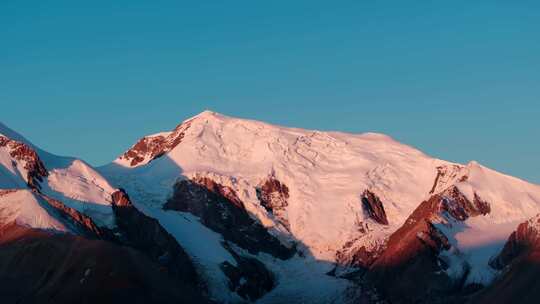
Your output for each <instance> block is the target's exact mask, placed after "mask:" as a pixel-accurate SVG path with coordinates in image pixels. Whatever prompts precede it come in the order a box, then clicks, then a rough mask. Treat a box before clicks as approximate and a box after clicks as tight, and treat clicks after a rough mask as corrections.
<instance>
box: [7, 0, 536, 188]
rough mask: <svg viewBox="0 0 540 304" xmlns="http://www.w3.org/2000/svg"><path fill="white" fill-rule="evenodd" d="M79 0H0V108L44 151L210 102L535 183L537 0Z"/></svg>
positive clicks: (78, 148) (174, 120)
mask: <svg viewBox="0 0 540 304" xmlns="http://www.w3.org/2000/svg"><path fill="white" fill-rule="evenodd" d="M53 2H54V3H53ZM81 2H82V1H25V2H24V3H23V1H14V0H3V1H1V2H0V41H1V42H0V43H1V47H0V104H1V111H0V120H1V121H3V122H4V123H5V124H7V125H8V126H11V127H12V128H14V129H15V130H17V131H19V132H20V133H22V134H23V135H25V136H26V137H28V138H29V139H30V140H32V141H33V142H34V143H36V144H37V145H39V146H41V147H43V148H45V149H46V150H49V151H51V152H54V153H57V154H64V155H76V156H79V157H82V158H83V159H85V160H87V161H89V162H90V163H92V164H94V165H100V164H104V163H106V162H109V161H111V160H112V159H114V158H115V157H116V156H117V155H118V154H120V153H121V152H123V150H125V149H126V148H127V147H129V146H130V145H131V144H133V143H134V142H135V141H136V139H138V138H139V137H141V136H143V135H145V134H148V133H153V132H158V131H162V130H168V129H171V128H173V127H174V126H175V125H176V124H178V123H179V122H180V121H182V120H184V119H185V118H188V117H190V116H192V115H194V114H196V113H198V112H201V111H202V110H204V109H211V110H213V111H217V112H222V113H224V114H228V115H231V116H240V117H249V118H253V119H258V120H264V121H268V122H271V123H276V124H282V125H288V126H296V127H303V128H314V129H322V130H328V129H332V130H341V131H350V132H365V131H375V132H383V133H386V134H389V135H391V136H393V137H395V138H396V139H398V140H400V141H402V142H404V143H407V144H410V145H413V146H416V147H418V148H420V149H422V150H423V151H425V152H426V153H429V154H431V155H433V156H436V157H439V158H443V159H448V160H453V161H458V162H467V161H469V160H472V159H475V160H478V161H479V162H481V163H483V164H485V165H487V166H490V167H493V168H495V169H497V170H500V171H503V172H506V173H510V174H512V175H516V176H519V177H522V178H525V179H528V180H531V181H534V182H537V183H540V136H539V134H540V127H539V117H540V18H539V16H540V5H538V4H535V1H530V2H529V3H527V2H526V1H394V2H391V1H350V2H348V1H339V3H337V2H336V1H204V2H206V4H201V2H203V1H192V2H191V4H188V3H187V2H184V1H134V0H131V1H86V2H87V4H81ZM473 2H474V3H473Z"/></svg>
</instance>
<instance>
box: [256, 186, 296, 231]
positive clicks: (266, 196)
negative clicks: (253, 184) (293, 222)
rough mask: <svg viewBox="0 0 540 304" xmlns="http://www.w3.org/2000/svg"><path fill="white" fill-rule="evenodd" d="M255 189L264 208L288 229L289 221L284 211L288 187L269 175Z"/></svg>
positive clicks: (286, 204) (286, 203) (287, 197)
mask: <svg viewBox="0 0 540 304" xmlns="http://www.w3.org/2000/svg"><path fill="white" fill-rule="evenodd" d="M256 191H257V198H258V199H259V202H260V203H261V205H262V206H263V207H264V209H266V211H268V212H270V213H272V214H273V215H274V216H276V217H277V218H278V220H279V221H280V222H281V223H282V224H283V226H285V227H286V228H287V229H289V228H290V227H289V221H288V219H287V217H286V213H285V209H286V208H287V206H288V205H289V203H288V201H287V200H288V199H289V188H288V187H287V186H286V185H285V184H283V183H281V182H280V181H279V180H277V179H276V178H275V177H273V176H271V177H269V178H267V179H266V180H265V181H264V182H263V183H262V186H261V187H259V188H257V189H256Z"/></svg>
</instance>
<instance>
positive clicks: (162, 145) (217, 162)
mask: <svg viewBox="0 0 540 304" xmlns="http://www.w3.org/2000/svg"><path fill="white" fill-rule="evenodd" d="M0 133H1V134H3V136H1V137H0V188H2V189H6V190H2V191H5V192H4V197H6V198H4V199H3V198H2V196H0V224H1V222H2V221H3V222H16V223H19V224H20V225H23V226H25V227H31V228H33V229H40V230H43V229H45V230H49V231H50V230H52V231H56V232H58V233H68V234H76V235H82V234H84V233H86V234H84V235H85V237H88V235H89V234H88V230H90V231H93V232H92V233H91V235H92V237H94V238H97V239H99V240H101V241H103V242H110V243H113V244H117V245H118V244H120V245H123V246H128V247H130V248H133V249H134V250H136V251H138V252H141V253H142V254H144V255H145V256H146V257H147V258H149V259H150V260H151V261H153V262H154V263H157V264H159V265H161V266H162V267H165V269H167V271H168V272H169V273H171V274H173V276H174V278H175V279H176V280H179V281H180V282H182V283H181V285H182V286H188V285H189V284H192V285H190V286H192V287H195V288H197V289H198V290H199V289H200V295H199V296H202V297H204V298H205V299H206V300H208V301H213V302H217V303H244V302H257V303H283V302H288V303H305V302H309V303H357V302H360V303H372V302H373V303H376V302H383V303H384V302H385V301H390V302H397V303H399V302H403V303H409V302H418V301H426V302H433V301H441V299H446V298H448V299H452V300H453V301H457V302H464V301H473V302H474V301H483V300H480V299H488V298H490V294H489V293H488V292H489V289H488V288H484V287H486V286H491V284H497V282H498V280H499V279H501V278H504V275H505V273H508V272H509V270H508V269H510V268H512V267H513V266H512V265H513V264H516V265H518V266H519V265H520V264H519V263H517V262H516V263H509V262H505V263H504V267H502V266H501V265H502V264H501V263H502V262H500V261H502V260H503V259H504V258H501V256H503V257H506V256H508V250H509V249H507V247H508V246H510V245H508V242H510V241H509V238H511V235H513V234H512V233H513V231H515V230H516V229H518V228H517V227H518V226H519V225H520V223H523V222H526V221H527V220H529V219H531V218H533V217H535V216H536V215H537V214H539V213H540V186H538V185H534V184H531V183H528V182H526V181H523V180H520V179H517V178H514V177H511V176H507V175H504V174H501V173H498V172H496V171H494V170H491V169H489V168H486V167H484V166H482V165H480V164H478V163H477V162H474V161H473V162H470V163H468V164H456V163H452V162H448V161H444V160H440V159H436V158H433V157H431V156H429V155H426V154H424V153H422V152H421V151H419V150H417V149H414V148H413V147H410V146H407V145H404V144H402V143H399V142H397V141H395V140H394V139H392V138H390V137H388V136H386V135H382V134H376V133H364V134H349V133H341V132H322V131H314V130H303V129H295V128H286V127H281V126H275V125H270V124H266V123H263V122H258V121H253V120H247V119H239V118H233V117H228V116H225V115H222V114H218V113H214V112H210V111H205V112H203V113H201V114H199V115H197V116H195V117H193V118H191V119H188V120H186V121H184V122H182V123H180V124H179V125H178V126H177V127H176V128H174V129H173V130H172V131H166V132H162V133H158V134H154V135H149V136H145V137H143V138H141V139H140V140H139V141H138V142H137V143H135V144H134V145H133V146H132V147H131V148H130V149H129V150H128V151H125V152H124V153H122V154H121V155H120V156H119V157H118V158H117V159H116V160H114V161H113V162H112V163H110V164H108V165H106V166H103V167H100V168H96V169H94V168H92V167H91V166H89V165H88V164H86V163H85V162H84V161H82V160H78V159H75V158H65V157H58V156H54V155H51V154H49V153H47V152H45V151H42V150H41V149H39V148H37V147H35V146H33V145H32V144H31V143H29V142H28V141H27V140H26V139H24V138H23V137H22V136H20V135H18V134H16V133H15V132H13V131H12V130H10V129H8V128H7V127H5V126H3V125H1V129H0ZM7 189H10V190H7ZM7 198H9V201H8V200H7ZM13 206H17V207H16V208H14V207H13ZM55 206H56V207H55ZM51 208H52V211H53V212H51ZM2 210H3V211H2ZM51 214H52V215H51ZM62 215H63V216H62ZM66 217H67V218H68V219H74V218H78V219H79V220H78V221H75V224H73V220H70V221H67V222H66V221H65V218H66ZM2 219H4V220H2ZM8 219H9V220H8ZM63 219H64V220H63ZM76 223H79V224H80V223H83V224H84V223H86V224H85V225H77V224H76ZM88 223H91V224H88ZM84 227H86V228H84ZM88 227H91V228H88ZM520 227H521V226H520ZM81 229H83V230H81ZM523 229H524V228H522V230H523ZM81 231H82V232H81ZM83 232H84V233H83ZM514 234H515V233H514ZM505 244H506V245H505ZM514 247H515V246H514ZM514 247H512V248H514ZM507 260H508V258H506V259H505V261H507ZM496 261H499V262H496ZM518 266H516V267H518ZM149 271H150V270H149ZM510 273H520V272H519V271H514V272H510ZM298 282H301V284H299V283H298ZM186 284H188V285H186ZM494 286H495V285H494ZM482 292H485V293H486V294H487V295H483V296H480V295H479V294H480V293H482ZM486 301H487V300H486ZM486 303H487V302H486Z"/></svg>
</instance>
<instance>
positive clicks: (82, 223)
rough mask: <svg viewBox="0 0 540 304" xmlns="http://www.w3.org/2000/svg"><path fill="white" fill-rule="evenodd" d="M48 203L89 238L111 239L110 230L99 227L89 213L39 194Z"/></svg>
mask: <svg viewBox="0 0 540 304" xmlns="http://www.w3.org/2000/svg"><path fill="white" fill-rule="evenodd" d="M39 196H40V197H41V198H43V199H44V200H45V201H46V202H47V203H48V205H49V206H50V207H51V208H52V209H53V210H54V212H56V213H57V214H58V215H59V217H60V218H61V219H63V220H64V221H68V222H69V224H70V226H74V227H75V228H76V230H77V231H78V232H79V233H80V234H82V235H84V236H85V237H87V238H100V239H110V238H111V235H110V234H109V233H108V231H106V230H103V229H101V228H99V227H98V226H97V225H96V224H95V223H94V221H93V220H92V219H91V218H90V217H89V216H87V215H85V214H83V213H80V212H79V211H77V210H75V209H73V208H70V207H68V206H66V205H65V204H64V203H62V202H60V201H58V200H55V199H53V198H50V197H48V196H46V195H43V194H39Z"/></svg>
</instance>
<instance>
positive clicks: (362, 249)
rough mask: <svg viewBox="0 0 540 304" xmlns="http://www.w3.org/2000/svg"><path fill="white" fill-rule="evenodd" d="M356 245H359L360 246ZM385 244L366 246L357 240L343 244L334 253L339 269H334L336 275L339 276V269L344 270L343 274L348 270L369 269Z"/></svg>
mask: <svg viewBox="0 0 540 304" xmlns="http://www.w3.org/2000/svg"><path fill="white" fill-rule="evenodd" d="M357 243H359V244H361V245H360V246H358V245H357ZM368 244H370V243H369V242H368ZM384 246H385V244H383V242H382V241H381V244H370V246H368V245H366V244H365V242H364V241H363V240H362V239H361V238H359V239H353V240H350V241H348V242H346V243H345V245H343V247H342V248H341V249H340V250H338V251H337V253H336V263H337V265H338V266H339V267H336V272H335V273H336V274H337V275H339V272H340V270H341V269H340V268H344V269H343V270H345V272H349V271H351V269H349V268H351V267H352V268H355V269H361V270H365V269H367V268H369V266H370V265H371V264H373V262H375V261H376V260H377V258H378V257H379V256H380V255H381V254H382V252H383V251H384V248H385V247H384Z"/></svg>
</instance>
